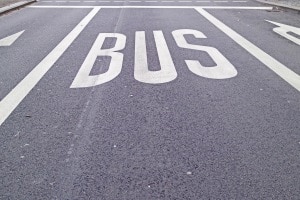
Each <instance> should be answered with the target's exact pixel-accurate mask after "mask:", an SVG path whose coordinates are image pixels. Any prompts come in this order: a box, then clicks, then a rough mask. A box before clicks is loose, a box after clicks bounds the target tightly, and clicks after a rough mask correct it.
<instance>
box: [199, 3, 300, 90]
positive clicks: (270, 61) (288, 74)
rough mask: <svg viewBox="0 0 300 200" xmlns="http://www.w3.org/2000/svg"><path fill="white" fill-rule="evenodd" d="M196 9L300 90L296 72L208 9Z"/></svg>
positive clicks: (299, 78) (299, 77) (298, 77)
mask: <svg viewBox="0 0 300 200" xmlns="http://www.w3.org/2000/svg"><path fill="white" fill-rule="evenodd" d="M196 10H197V11H198V12H199V13H200V14H201V15H202V16H203V17H205V18H206V19H207V20H208V21H210V22H211V23H212V24H213V25H215V26H216V27H217V28H218V29H220V30H221V31H222V32H223V33H225V34H226V35H227V36H228V37H230V38H231V39H232V40H234V41H235V42H236V43H237V44H239V45H240V46H241V47H243V48H244V49H245V50H246V51H248V52H249V53H250V54H251V55H253V56H254V57H256V58H257V59H258V60H259V61H260V62H262V63H263V64H265V65H266V66H267V67H268V68H269V69H270V70H272V71H273V72H275V73H276V74H277V75H278V76H280V77H281V78H282V79H283V80H285V81H286V82H288V83H289V84H290V85H291V86H293V87H294V88H295V89H296V90H298V91H299V92H300V76H299V75H298V74H296V73H295V72H293V71H292V70H290V69H289V68H287V67H286V66H285V65H283V64H281V63H280V62H279V61H277V60H276V59H275V58H273V57H272V56H270V55H269V54H267V53H266V52H264V51H263V50H261V49H260V48H258V47H257V46H255V45H254V44H253V43H251V42H250V41H248V40H247V39H246V38H244V37H243V36H241V35H240V34H238V33H237V32H235V31H234V30H232V29H231V28H230V27H228V26H227V25H225V24H224V23H223V22H221V21H220V20H218V19H217V18H215V17H214V16H213V15H211V14H209V13H208V12H207V11H205V10H203V9H201V8H196Z"/></svg>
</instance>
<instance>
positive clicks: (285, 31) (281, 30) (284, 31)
mask: <svg viewBox="0 0 300 200" xmlns="http://www.w3.org/2000/svg"><path fill="white" fill-rule="evenodd" d="M266 21H267V22H270V23H272V24H274V25H276V26H278V27H276V28H273V31H274V32H275V33H277V34H279V35H281V36H282V37H285V38H286V39H288V40H290V41H292V42H294V43H296V44H298V45H300V39H298V38H296V37H294V36H292V35H290V34H289V33H291V32H292V33H295V34H297V35H299V36H300V28H297V27H294V26H290V25H286V24H281V23H278V22H273V21H269V20H266Z"/></svg>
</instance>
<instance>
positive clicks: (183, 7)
mask: <svg viewBox="0 0 300 200" xmlns="http://www.w3.org/2000/svg"><path fill="white" fill-rule="evenodd" d="M123 2H124V1H123ZM151 2H152V1H151ZM153 2H154V1H153ZM28 7H29V8H78V9H82V8H116V9H118V8H134V9H136V8H145V9H148V8H157V9H178V8H181V9H197V8H199V9H217V10H218V9H224V10H227V9H229V10H231V9H232V10H272V9H273V7H253V6H51V5H50V6H28Z"/></svg>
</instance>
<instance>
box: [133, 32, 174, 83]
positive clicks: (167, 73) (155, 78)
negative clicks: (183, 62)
mask: <svg viewBox="0 0 300 200" xmlns="http://www.w3.org/2000/svg"><path fill="white" fill-rule="evenodd" d="M153 34H154V40H155V45H156V49H157V54H158V59H159V64H160V70H157V71H150V70H149V68H148V61H147V48H146V38H145V31H137V32H136V33H135V55H134V78H135V79H136V80H138V81H140V82H142V83H150V84H160V83H167V82H170V81H172V80H174V79H176V77H177V72H176V69H175V65H174V62H173V59H172V57H171V54H170V51H169V49H168V45H167V43H166V40H165V38H164V35H163V32H162V31H153Z"/></svg>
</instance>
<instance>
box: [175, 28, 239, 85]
mask: <svg viewBox="0 0 300 200" xmlns="http://www.w3.org/2000/svg"><path fill="white" fill-rule="evenodd" d="M172 35H173V37H174V40H175V42H176V43H177V45H178V46H179V47H181V48H185V49H193V50H198V51H202V52H206V53H207V54H208V55H209V56H210V57H211V58H212V60H213V61H214V63H215V66H210V67H206V66H203V65H202V64H201V61H198V60H185V63H186V65H187V66H188V68H189V70H190V71H191V72H193V73H194V74H196V75H198V76H201V77H205V78H211V79H228V78H233V77H235V76H236V75H237V71H236V69H235V67H234V66H233V65H232V64H231V63H230V62H229V60H227V58H225V56H223V54H222V53H221V52H220V51H219V50H218V49H216V48H214V47H210V46H203V45H196V44H190V43H189V42H187V41H186V39H185V37H184V36H185V35H193V36H194V37H195V38H197V39H205V38H207V37H206V36H205V35H204V34H203V33H202V32H200V31H197V30H193V29H179V30H175V31H173V32H172Z"/></svg>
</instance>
